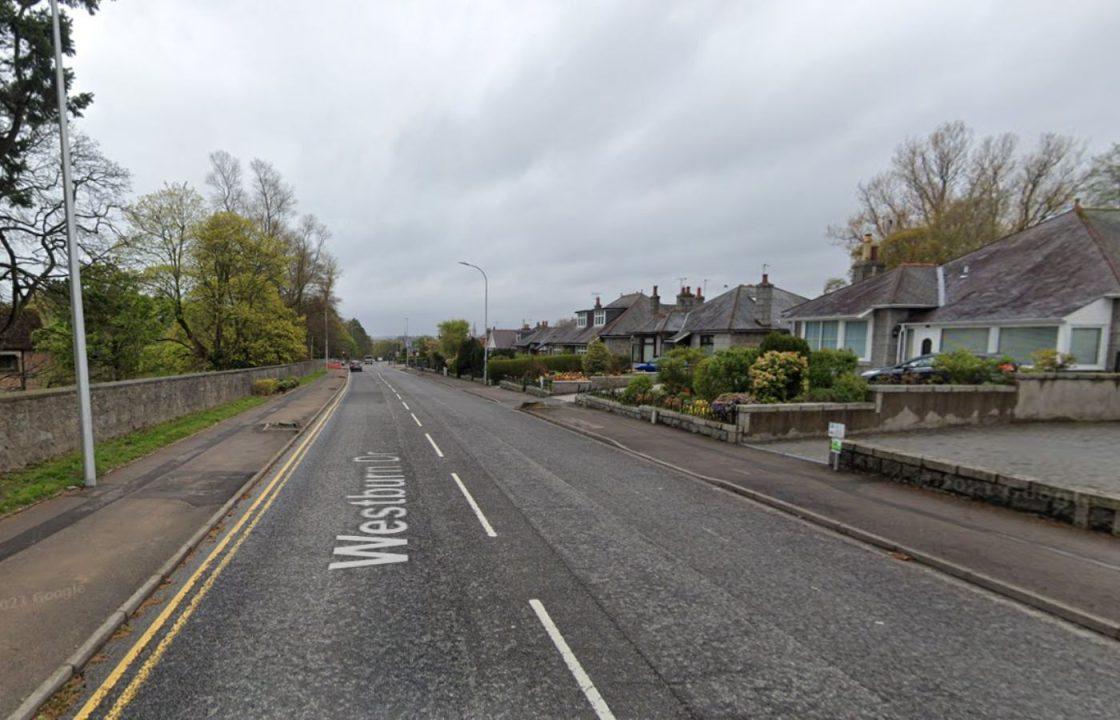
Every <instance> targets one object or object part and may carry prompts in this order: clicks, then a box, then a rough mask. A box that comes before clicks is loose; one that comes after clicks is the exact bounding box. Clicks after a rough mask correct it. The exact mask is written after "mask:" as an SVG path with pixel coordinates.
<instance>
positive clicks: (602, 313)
mask: <svg viewBox="0 0 1120 720" xmlns="http://www.w3.org/2000/svg"><path fill="white" fill-rule="evenodd" d="M606 324H607V311H606V310H605V309H604V310H596V311H595V327H602V326H604V325H606Z"/></svg>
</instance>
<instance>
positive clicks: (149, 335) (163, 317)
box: [34, 263, 170, 385]
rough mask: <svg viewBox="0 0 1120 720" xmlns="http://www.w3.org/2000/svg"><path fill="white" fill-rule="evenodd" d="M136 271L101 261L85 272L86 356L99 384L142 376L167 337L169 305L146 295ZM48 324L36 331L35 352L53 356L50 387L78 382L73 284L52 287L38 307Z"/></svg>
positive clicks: (57, 284)
mask: <svg viewBox="0 0 1120 720" xmlns="http://www.w3.org/2000/svg"><path fill="white" fill-rule="evenodd" d="M142 288H143V284H142V282H141V280H140V278H139V277H138V275H137V274H136V273H134V272H130V271H127V270H124V269H122V268H120V267H118V266H116V265H112V264H107V263H100V264H95V265H90V266H89V267H87V268H85V269H83V270H82V290H83V292H82V298H83V300H84V310H85V323H86V352H87V357H88V358H89V369H90V377H92V378H93V379H94V380H95V381H111V380H125V379H127V378H131V377H136V376H137V375H139V374H140V372H141V354H142V352H143V351H144V349H145V348H146V347H147V346H149V345H151V344H153V343H155V342H156V341H157V340H158V339H159V338H160V336H161V335H162V334H163V331H164V328H165V327H166V325H167V324H168V323H169V321H170V313H168V312H167V306H166V303H164V302H162V301H161V300H160V299H158V298H153V297H150V296H148V295H145V294H143V292H142ZM37 306H38V308H39V310H40V314H41V315H42V316H43V317H44V319H45V320H46V322H45V324H44V325H43V327H42V328H40V329H39V330H36V331H35V334H34V341H35V348H36V350H38V351H39V352H44V353H49V354H50V355H51V356H52V358H53V363H52V365H51V370H50V372H49V378H48V384H51V385H61V384H69V383H71V382H73V379H74V346H73V332H72V326H71V324H70V283H69V282H68V281H65V280H60V281H56V282H53V283H51V284H50V285H49V286H48V287H47V289H46V291H45V292H43V294H42V295H41V296H40V299H39V301H38V304H37Z"/></svg>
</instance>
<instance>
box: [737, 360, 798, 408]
mask: <svg viewBox="0 0 1120 720" xmlns="http://www.w3.org/2000/svg"><path fill="white" fill-rule="evenodd" d="M751 390H752V393H753V395H754V397H755V399H756V400H757V401H758V402H761V403H779V402H789V401H790V400H792V399H793V398H795V397H798V396H800V395H804V394H805V393H806V392H807V391H808V390H809V362H808V361H807V360H806V359H805V357H804V356H803V355H801V354H799V353H796V352H792V351H788V352H778V351H771V352H768V353H765V354H764V355H763V356H762V357H760V358H759V359H758V360H757V361H756V362H755V364H754V365H753V366H751Z"/></svg>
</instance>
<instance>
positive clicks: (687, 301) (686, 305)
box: [677, 285, 695, 310]
mask: <svg viewBox="0 0 1120 720" xmlns="http://www.w3.org/2000/svg"><path fill="white" fill-rule="evenodd" d="M693 300H695V298H694V297H693V296H692V288H690V287H688V286H687V285H685V286H684V287H682V288H681V291H680V293H679V294H678V295H677V307H679V308H680V309H681V310H691V309H692V301H693Z"/></svg>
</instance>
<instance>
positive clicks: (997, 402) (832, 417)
mask: <svg viewBox="0 0 1120 720" xmlns="http://www.w3.org/2000/svg"><path fill="white" fill-rule="evenodd" d="M872 394H873V402H869V403H781V404H773V405H740V406H739V408H738V424H739V431H740V433H741V434H742V436H743V438H744V439H749V440H751V441H752V442H768V441H771V440H793V439H796V438H807V437H825V436H826V435H827V434H828V423H830V422H839V423H844V425H845V426H847V432H848V434H858V433H869V432H898V431H902V430H915V429H920V428H940V427H950V426H953V425H983V424H988V423H999V422H1010V421H1011V420H1012V419H1013V418H1014V414H1015V402H1016V390H1015V387H1013V386H1011V385H876V386H872Z"/></svg>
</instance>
